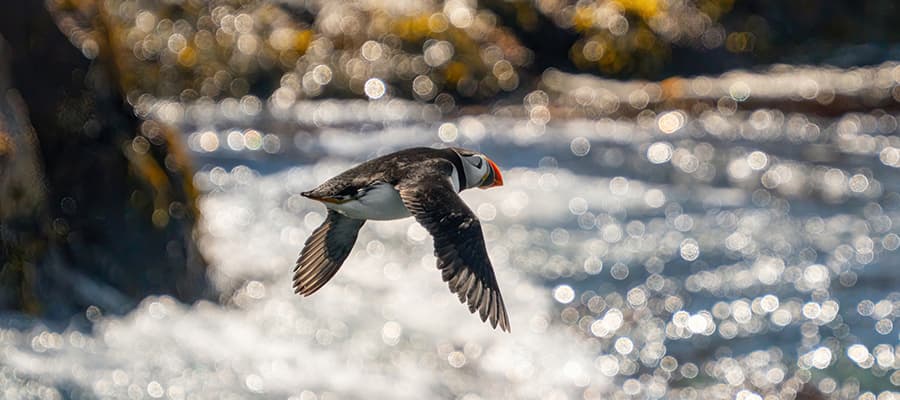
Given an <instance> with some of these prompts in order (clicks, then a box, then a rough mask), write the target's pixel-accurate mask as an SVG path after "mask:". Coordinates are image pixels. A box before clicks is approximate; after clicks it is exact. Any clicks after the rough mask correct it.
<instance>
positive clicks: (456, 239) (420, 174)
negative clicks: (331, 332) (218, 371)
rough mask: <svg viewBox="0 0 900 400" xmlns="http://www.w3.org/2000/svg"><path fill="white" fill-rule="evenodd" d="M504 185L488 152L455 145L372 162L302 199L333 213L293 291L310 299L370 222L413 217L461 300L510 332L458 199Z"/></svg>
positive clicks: (308, 248)
mask: <svg viewBox="0 0 900 400" xmlns="http://www.w3.org/2000/svg"><path fill="white" fill-rule="evenodd" d="M501 185H503V176H501V175H500V169H499V168H497V164H494V162H493V161H491V159H489V158H487V156H485V155H484V154H482V153H479V152H475V151H471V150H466V149H461V148H456V147H451V148H445V149H432V148H427V147H418V148H411V149H406V150H401V151H398V152H396V153H391V154H388V155H385V156H382V157H378V158H375V159H372V160H369V161H366V162H364V163H362V164H360V165H357V166H356V167H353V168H351V169H349V170H347V171H344V172H343V173H341V174H340V175H338V176H335V177H334V178H331V179H329V180H328V181H326V182H325V183H323V184H322V185H320V186H319V187H317V188H315V189H313V190H310V191H308V192H304V193H301V194H302V195H303V196H304V197H307V198H310V199H313V200H317V201H320V202H322V203H323V204H324V205H325V207H327V209H328V216H327V217H326V218H325V222H323V223H322V225H320V226H319V227H318V228H316V229H315V230H314V231H313V233H312V235H311V236H310V237H309V239H307V240H306V244H305V245H304V247H303V251H301V252H300V258H299V259H298V260H297V266H296V267H294V279H293V283H294V292H295V293H297V294H301V295H303V296H309V295H311V294H313V293H315V292H316V291H317V290H319V289H320V288H321V287H322V286H323V285H325V284H326V283H328V281H329V280H330V279H331V277H333V276H334V274H335V273H336V272H337V270H338V269H339V268H340V267H341V264H343V263H344V260H345V259H346V258H347V255H348V254H350V250H351V249H352V248H353V244H354V243H355V242H356V237H357V235H358V234H359V229H360V228H361V227H362V226H363V224H364V223H365V222H366V220H369V219H371V220H392V219H400V218H405V217H408V216H410V215H412V216H414V217H415V218H416V221H418V222H419V224H421V225H422V226H423V227H424V228H425V229H426V230H428V232H429V233H430V234H431V236H432V237H434V254H435V256H436V257H437V267H438V269H439V270H440V271H441V275H442V277H443V279H444V281H445V282H447V283H448V284H449V285H450V291H451V292H453V293H456V294H457V296H459V301H460V302H462V303H464V304H468V306H469V311H470V312H472V313H475V311H476V310H477V311H478V313H479V315H480V316H481V320H482V321H487V320H490V324H491V326H492V327H494V328H496V327H497V326H498V325H499V326H500V329H502V330H504V331H507V332H509V316H508V315H507V313H506V306H505V305H504V304H503V297H502V296H501V295H500V287H499V286H498V285H497V278H496V277H495V276H494V269H493V267H492V266H491V260H490V259H489V258H488V254H487V250H486V249H485V246H484V237H483V236H482V233H481V223H480V222H479V221H478V218H477V217H475V214H474V213H472V210H470V209H469V207H468V206H466V204H465V203H463V201H462V199H461V198H459V196H458V195H457V193H459V192H460V191H462V190H465V189H471V188H475V187H477V188H480V189H487V188H490V187H494V186H501Z"/></svg>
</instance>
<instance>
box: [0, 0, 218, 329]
mask: <svg viewBox="0 0 900 400" xmlns="http://www.w3.org/2000/svg"><path fill="white" fill-rule="evenodd" d="M56 4H57V5H59V4H58V3H56ZM7 11H8V12H7V13H5V14H4V15H3V16H2V17H0V35H2V37H3V38H4V39H6V42H7V44H8V47H7V48H5V49H4V53H5V54H4V57H3V60H8V65H6V66H4V67H2V68H0V71H3V72H7V74H4V75H5V76H2V77H0V82H2V83H0V90H2V97H0V171H2V174H0V201H2V202H0V234H2V252H0V266H2V270H0V293H3V295H2V296H0V308H7V309H17V310H23V311H27V312H30V313H40V314H44V315H47V316H51V317H54V316H55V317H66V316H69V315H71V314H73V313H77V312H80V311H83V310H84V309H85V308H86V307H88V306H91V305H95V306H99V307H101V308H102V309H104V310H108V311H114V312H122V311H125V310H127V309H128V308H129V306H130V305H131V304H136V303H137V301H139V300H140V299H142V298H143V297H144V296H146V295H148V294H151V293H162V294H170V295H174V296H175V297H177V298H179V299H181V300H184V301H191V300H195V299H198V298H201V297H203V296H204V295H206V294H207V287H208V286H207V284H206V280H205V271H206V269H205V263H204V261H203V260H202V258H201V257H200V255H199V254H198V251H197V247H196V244H195V241H194V237H193V227H194V223H195V221H196V218H197V215H196V211H195V206H194V202H195V200H196V199H195V197H196V196H195V193H194V189H193V184H192V182H191V177H192V175H191V171H190V168H189V165H188V160H187V157H186V155H185V154H184V150H183V149H182V147H181V146H182V145H181V143H180V141H179V140H178V137H177V135H175V133H174V132H173V131H172V130H171V129H170V128H168V127H166V126H165V125H162V124H160V123H157V122H154V121H141V120H139V119H138V118H137V117H136V116H135V115H134V112H133V111H132V109H131V107H130V106H129V105H128V104H127V103H126V102H125V100H124V98H123V96H122V95H121V87H122V86H121V79H122V76H123V75H125V74H128V73H129V71H122V70H119V69H118V67H119V66H118V65H117V64H116V62H114V60H113V58H114V57H111V56H110V53H109V47H108V45H106V44H105V43H104V42H103V40H102V38H103V37H104V36H103V35H100V34H96V33H97V32H105V27H104V25H103V23H102V21H101V20H99V19H95V20H89V23H90V25H89V26H90V27H92V28H93V29H94V33H95V34H94V35H93V36H91V39H87V41H91V42H90V43H92V44H89V45H84V44H85V43H86V40H85V39H84V37H76V38H70V37H67V36H66V35H63V34H62V33H61V32H60V29H59V28H58V27H57V24H56V21H55V20H54V18H53V17H52V16H51V14H50V12H49V11H48V10H47V9H46V8H45V7H44V5H43V3H42V2H23V3H18V4H16V5H15V6H11V8H10V9H8V10H7ZM60 16H61V18H60V19H59V24H60V26H66V25H67V20H66V19H65V15H64V14H60ZM70 39H71V42H70ZM79 39H81V43H82V44H83V46H81V48H80V49H77V48H75V47H73V46H72V43H73V42H75V43H77V42H79ZM91 58H96V60H95V61H93V62H92V61H91V60H90V59H91ZM10 87H12V88H14V89H10ZM32 128H33V130H32Z"/></svg>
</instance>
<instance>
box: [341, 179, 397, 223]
mask: <svg viewBox="0 0 900 400" xmlns="http://www.w3.org/2000/svg"><path fill="white" fill-rule="evenodd" d="M325 206H326V207H328V208H330V209H332V210H335V211H337V212H339V213H341V214H344V215H346V216H348V217H350V218H356V219H372V220H380V221H386V220H391V219H400V218H406V217H408V216H410V213H409V210H407V209H406V206H404V205H403V200H401V199H400V192H398V191H397V189H394V187H393V186H391V185H389V184H387V183H378V184H375V185H373V186H372V187H371V188H370V189H369V190H367V191H366V193H365V194H364V195H362V196H361V197H360V198H359V199H356V200H350V201H347V202H344V203H340V204H338V203H325Z"/></svg>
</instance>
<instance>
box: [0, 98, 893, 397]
mask: <svg viewBox="0 0 900 400" xmlns="http://www.w3.org/2000/svg"><path fill="white" fill-rule="evenodd" d="M167 107H168V108H167ZM157 111H158V112H159V113H162V114H165V113H175V114H177V115H183V116H185V117H184V120H183V121H186V122H183V127H184V128H185V130H186V131H187V132H189V133H188V135H187V140H188V143H189V145H190V147H191V148H192V149H193V150H194V152H195V153H194V155H195V160H196V162H197V166H198V167H199V168H200V172H198V173H197V175H196V177H195V178H196V182H197V184H198V186H199V187H200V188H201V189H202V190H203V191H204V192H205V193H206V194H205V195H204V196H203V198H202V202H201V209H202V211H203V214H204V219H203V221H202V227H201V230H202V232H203V235H202V237H201V240H200V245H201V249H202V250H203V251H204V253H205V254H206V255H207V257H208V259H209V261H210V262H211V263H212V266H213V268H212V270H211V275H210V278H211V279H212V281H213V282H214V284H215V285H216V286H217V287H218V288H220V289H221V290H222V292H223V293H226V295H224V298H223V302H222V303H223V304H212V303H206V302H201V303H199V304H195V305H185V304H181V303H178V302H177V301H174V300H173V299H171V298H167V297H162V298H148V299H146V300H145V301H144V302H143V303H142V304H141V305H140V306H139V307H138V308H137V309H136V310H134V311H133V312H131V313H129V314H128V315H125V316H123V317H108V316H102V315H99V313H98V311H97V310H88V311H87V313H88V314H89V317H90V319H92V320H93V321H96V322H95V324H94V326H93V328H92V329H91V330H90V331H88V332H83V331H77V330H73V329H68V330H60V329H50V328H47V327H46V326H45V324H44V323H43V322H42V321H34V320H22V319H17V320H13V319H9V318H7V319H6V320H5V321H6V322H5V323H4V324H3V325H0V393H2V394H3V395H2V397H3V398H4V399H20V398H69V397H71V398H130V399H154V398H168V399H173V400H175V399H229V398H271V399H285V398H289V399H294V400H296V399H302V400H309V399H345V398H346V399H363V398H402V399H422V398H452V399H466V400H474V399H496V398H508V399H522V398H542V399H544V398H546V399H577V398H583V399H606V398H652V399H657V398H674V399H712V398H729V399H730V398H739V399H762V398H766V399H769V398H784V399H789V398H794V395H795V394H796V393H797V392H800V391H804V393H807V394H810V393H813V394H812V395H813V396H818V395H824V396H829V397H832V398H841V399H851V398H852V399H856V398H860V399H876V398H877V399H879V400H881V399H888V398H892V397H890V396H892V394H891V392H890V391H894V394H893V396H895V397H896V396H898V394H897V393H896V391H897V386H898V385H900V346H898V333H900V331H898V329H896V328H895V327H894V325H895V324H896V323H897V320H898V316H900V279H898V274H897V272H896V268H897V264H898V261H900V257H898V252H897V249H898V247H900V236H898V233H900V194H898V192H900V180H898V176H900V175H898V173H897V172H898V171H897V167H900V140H898V137H897V136H896V131H897V119H896V118H897V116H896V115H892V114H888V113H884V112H878V111H874V112H871V113H859V114H847V115H844V116H841V117H839V118H833V119H826V118H818V117H813V116H808V115H803V114H785V113H782V112H780V111H777V110H758V111H755V112H752V113H750V112H743V111H737V112H734V111H728V110H726V111H725V112H722V111H721V110H719V111H709V112H706V113H704V114H702V115H700V116H696V115H688V114H686V113H683V112H679V111H674V112H668V113H666V112H661V113H659V114H658V115H653V116H650V117H649V118H648V117H647V115H646V114H642V115H643V116H639V117H637V118H635V119H622V120H612V119H600V120H568V121H558V120H554V119H552V118H550V117H549V114H543V113H531V114H530V118H513V117H503V116H500V115H488V114H483V115H475V116H463V117H459V118H456V119H449V120H446V119H441V118H439V113H436V112H435V110H434V109H433V108H429V106H419V105H415V104H411V103H405V102H399V101H390V102H387V101H386V102H378V103H367V102H355V101H345V102H311V103H299V104H298V105H295V106H294V107H293V108H292V109H289V110H277V109H272V110H269V109H266V108H265V107H264V106H262V103H260V102H259V101H258V100H256V101H254V100H253V99H252V98H250V99H246V98H245V99H244V101H239V102H238V101H235V102H234V104H231V103H228V104H225V103H219V104H215V103H205V104H200V103H198V104H190V105H181V104H175V103H171V104H163V105H162V106H161V107H159V108H158V109H157ZM388 117H389V118H388ZM213 122H215V123H213ZM250 127H253V128H254V129H249V128H250ZM416 145H423V146H444V145H459V146H463V147H468V148H473V149H478V150H481V151H483V152H485V153H486V154H487V155H489V156H490V157H491V158H492V159H493V160H494V161H496V162H497V163H498V164H499V165H500V167H501V168H502V169H503V171H504V183H505V185H504V186H503V187H501V188H497V189H491V190H484V191H482V190H470V191H467V192H464V193H463V194H462V197H463V198H464V200H465V201H466V202H467V203H468V204H469V206H470V207H471V208H472V209H473V210H474V211H475V212H476V214H477V215H478V216H479V218H480V219H481V221H482V223H483V227H484V233H485V237H486V241H487V247H488V252H489V253H490V255H491V258H492V260H493V263H494V266H495V269H496V272H497V278H498V281H499V283H500V287H501V289H502V291H503V293H504V298H505V299H506V304H507V307H508V310H509V315H510V319H511V324H512V333H511V334H505V333H502V332H499V331H494V330H491V329H490V327H489V326H487V325H486V324H483V323H481V322H480V321H479V320H478V318H476V317H475V316H473V315H470V314H469V313H468V311H467V310H466V309H465V307H464V306H462V305H460V304H459V303H458V302H457V300H456V296H454V295H452V294H451V293H450V292H449V291H448V290H447V287H446V285H445V284H444V283H443V282H442V281H441V279H440V278H439V273H438V272H437V271H436V268H435V265H434V263H435V261H434V258H433V256H432V248H431V239H430V238H429V237H428V235H427V234H426V233H425V231H424V230H423V229H422V228H420V227H419V226H418V225H417V224H415V222H414V221H413V220H412V219H404V220H400V221H391V222H373V223H369V224H367V225H366V226H365V227H364V228H363V230H362V232H361V234H360V237H359V241H358V242H357V245H356V248H355V249H354V251H353V252H352V253H351V255H350V257H349V259H348V260H347V262H346V263H345V265H344V266H343V268H342V269H341V271H340V272H339V273H338V274H337V276H336V277H335V278H334V279H333V281H332V282H330V283H329V284H328V285H327V286H326V287H324V288H323V289H322V290H321V291H319V292H318V293H316V294H315V295H313V296H312V297H309V298H300V297H298V296H295V295H294V294H293V293H292V292H291V287H290V286H291V285H290V275H291V269H292V267H293V263H294V261H295V259H296V256H297V253H298V252H299V250H300V248H301V247H302V244H303V242H304V240H305V239H306V237H307V236H308V235H309V234H310V232H311V231H312V229H314V228H315V227H316V226H317V225H318V224H319V223H320V222H321V221H322V219H323V217H324V207H322V206H321V205H319V204H317V203H314V202H312V201H309V200H307V199H304V198H302V197H301V196H300V195H299V193H300V192H302V191H305V190H308V189H310V188H312V187H314V186H316V185H317V184H319V183H321V182H323V181H324V180H325V179H327V178H329V177H331V176H333V175H335V174H336V173H339V172H340V171H342V170H343V169H346V168H348V167H350V166H352V165H354V164H356V163H358V162H361V161H363V160H366V159H368V158H372V157H374V156H376V155H380V154H384V153H387V152H390V151H394V150H397V149H400V148H403V147H409V146H416Z"/></svg>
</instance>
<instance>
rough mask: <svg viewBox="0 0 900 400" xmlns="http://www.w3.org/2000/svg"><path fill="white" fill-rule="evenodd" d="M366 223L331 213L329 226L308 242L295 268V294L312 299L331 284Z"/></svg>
mask: <svg viewBox="0 0 900 400" xmlns="http://www.w3.org/2000/svg"><path fill="white" fill-rule="evenodd" d="M365 222H366V221H365V220H363V219H353V218H347V217H345V216H343V215H341V214H340V213H338V212H337V211H334V210H328V217H327V218H325V222H322V225H319V227H318V228H316V230H315V231H313V234H312V235H311V236H310V237H309V239H306V244H305V245H304V246H303V252H302V253H301V254H300V258H299V259H298V260H297V266H296V267H294V292H295V293H298V294H302V295H304V296H309V295H311V294H313V293H315V292H316V291H317V290H319V288H321V287H322V286H323V285H325V284H326V283H328V281H329V280H330V279H331V278H332V277H333V276H334V274H335V273H337V271H338V269H340V268H341V264H343V263H344V260H346V259H347V255H349V254H350V250H351V249H353V244H354V243H356V237H357V235H359V228H361V227H362V226H363V224H364V223H365Z"/></svg>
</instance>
